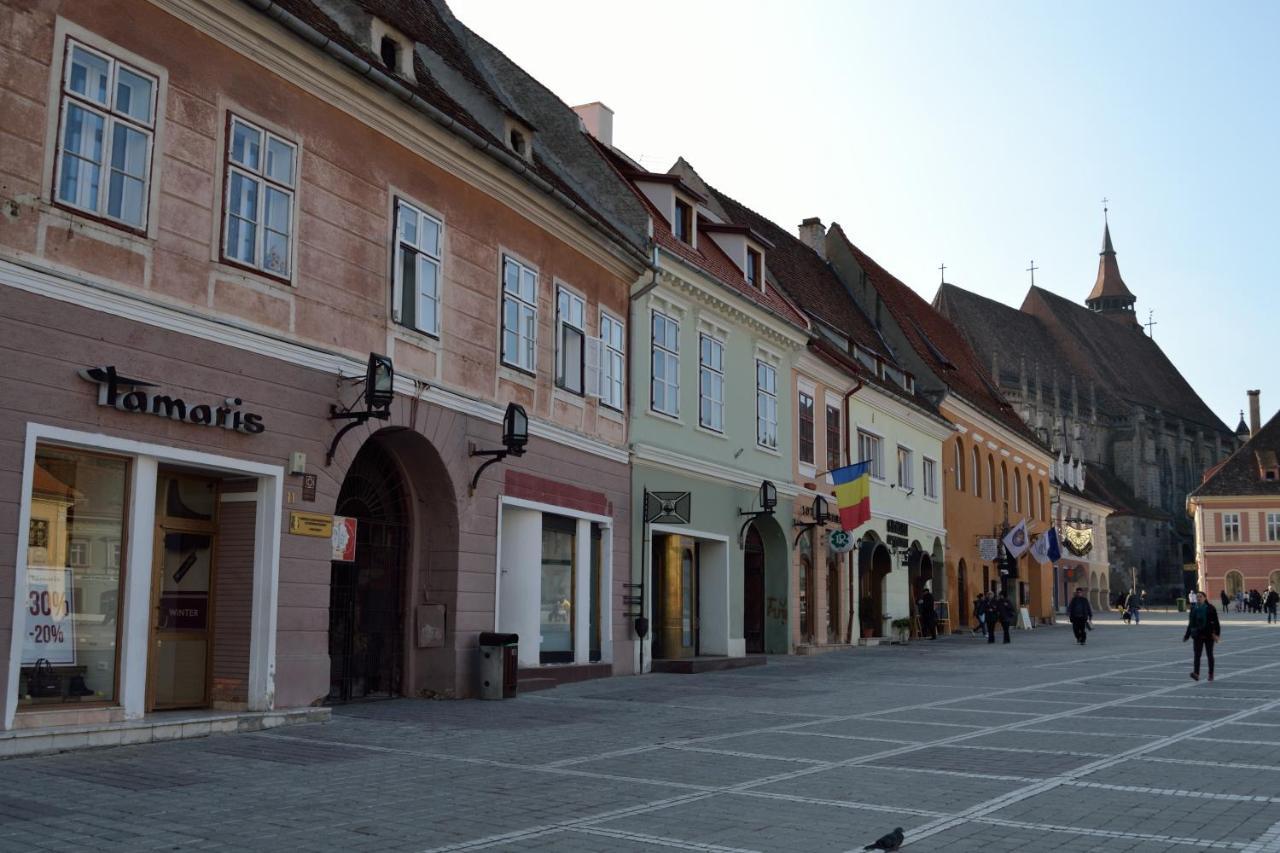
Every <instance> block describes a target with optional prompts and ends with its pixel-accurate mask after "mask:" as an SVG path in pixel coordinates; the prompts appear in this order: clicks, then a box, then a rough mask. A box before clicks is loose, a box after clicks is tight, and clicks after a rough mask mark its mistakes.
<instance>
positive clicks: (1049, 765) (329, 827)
mask: <svg viewBox="0 0 1280 853" xmlns="http://www.w3.org/2000/svg"><path fill="white" fill-rule="evenodd" d="M1223 632H1224V639H1225V642H1224V643H1223V644H1222V645H1221V646H1220V651H1219V653H1218V661H1219V665H1218V666H1219V668H1218V673H1217V680H1216V681H1215V682H1214V683H1212V684H1209V683H1206V682H1204V681H1201V682H1199V683H1196V682H1193V681H1191V680H1190V679H1189V678H1188V677H1187V673H1188V671H1189V669H1190V666H1189V658H1190V652H1191V650H1190V644H1186V645H1184V644H1183V643H1181V642H1180V640H1181V636H1182V622H1181V620H1180V619H1178V618H1176V614H1172V615H1169V616H1161V615H1159V614H1147V616H1146V618H1144V620H1143V624H1142V625H1140V626H1136V627H1132V626H1123V625H1120V624H1118V623H1116V622H1114V621H1109V622H1104V621H1101V620H1100V621H1099V623H1098V626H1097V628H1096V630H1094V631H1093V633H1092V635H1091V637H1090V640H1089V643H1088V645H1087V646H1085V647H1083V648H1082V647H1079V646H1077V645H1075V643H1074V641H1073V640H1072V637H1071V633H1070V631H1069V630H1068V629H1067V628H1065V627H1061V626H1059V627H1056V628H1042V629H1037V630H1035V631H1034V632H1021V631H1019V632H1016V633H1015V635H1014V641H1013V643H1012V644H1011V645H1009V646H1005V645H1002V644H999V643H997V644H996V645H994V646H991V645H987V644H986V643H985V642H984V641H981V640H978V639H976V638H973V637H969V636H965V637H950V638H946V639H943V640H939V641H938V642H912V643H911V644H910V645H908V646H906V647H901V646H893V647H879V648H867V649H858V650H854V651H845V652H836V653H831V654H826V655H821V656H816V657H804V658H771V659H770V660H769V663H768V665H767V666H763V667H755V668H751V669H745V670H737V671H734V672H728V673H715V674H708V675H700V676H681V675H654V676H645V677H643V678H615V679H610V680H605V681H595V682H587V683H582V684H577V685H572V686H568V687H561V688H558V689H556V690H552V691H546V692H541V693H535V694H530V695H527V696H523V697H521V698H519V699H516V700H514V701H508V702H429V701H413V700H400V701H394V702H381V703H371V704H363V705H353V706H348V707H345V708H341V709H339V710H338V712H337V713H336V714H335V717H334V719H333V721H332V722H330V723H327V724H316V725H309V726H299V727H296V728H289V729H278V730H275V731H272V732H264V733H259V734H245V735H224V736H220V737H212V738H208V739H205V740H197V741H182V742H173V743H165V744H151V745H146V746H136V747H123V748H116V749H109V750H98V751H91V752H77V753H67V754H62V755H56V756H44V757H37V758H27V759H18V760H12V761H5V762H0V850H5V851H8V850H14V851H18V850H21V851H28V850H127V851H146V850H175V849H177V850H235V851H242V850H270V851H285V850H335V851H336V850H344V851H347V850H349V851H363V850H370V851H372V850H379V851H382V850H415V851H441V853H443V851H467V850H488V851H495V853H507V852H508V851H596V850H599V851H623V853H629V851H658V850H668V851H669V850H699V851H724V852H725V853H728V851H735V853H736V851H852V850H858V849H861V847H862V845H864V844H866V843H868V842H869V841H871V840H872V839H875V838H877V837H878V836H880V835H881V834H883V833H885V832H888V831H889V830H892V829H893V828H894V827H896V826H901V827H904V828H905V830H906V833H907V843H906V847H907V848H908V849H911V850H921V851H930V850H936V851H967V850H982V851H1047V850H1070V851H1089V850H1096V851H1107V853H1111V851H1144V853H1145V851H1160V850H1183V851H1197V850H1246V851H1280V654H1278V652H1280V626H1278V627H1274V628H1273V627H1270V626H1267V625H1265V624H1262V623H1261V620H1260V617H1248V616H1237V615H1235V614H1232V615H1231V616H1229V617H1227V619H1226V620H1225V623H1224V627H1223Z"/></svg>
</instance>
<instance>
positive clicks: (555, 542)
mask: <svg viewBox="0 0 1280 853" xmlns="http://www.w3.org/2000/svg"><path fill="white" fill-rule="evenodd" d="M577 532H578V523H577V522H576V521H575V520H574V519H572V518H562V517H561V516H558V515H543V516H542V596H541V598H542V602H541V607H540V617H539V622H540V625H541V634H542V643H541V645H540V646H539V650H538V659H539V662H540V663H573V637H574V624H575V619H574V612H573V611H574V606H573V605H574V600H573V599H574V589H575V584H576V573H575V568H576V566H575V563H574V556H575V552H576V550H577V539H578V536H577Z"/></svg>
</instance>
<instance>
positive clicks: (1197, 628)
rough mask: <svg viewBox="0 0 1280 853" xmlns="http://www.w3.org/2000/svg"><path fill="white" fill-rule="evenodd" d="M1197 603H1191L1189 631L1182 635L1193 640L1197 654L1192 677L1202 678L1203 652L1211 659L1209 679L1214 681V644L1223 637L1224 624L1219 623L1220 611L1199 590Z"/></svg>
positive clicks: (1188, 622) (1188, 619)
mask: <svg viewBox="0 0 1280 853" xmlns="http://www.w3.org/2000/svg"><path fill="white" fill-rule="evenodd" d="M1195 601H1196V603H1195V604H1193V605H1191V613H1190V615H1189V616H1188V618H1187V632H1186V633H1185V634H1183V635H1182V642H1184V643H1185V642H1186V641H1187V640H1191V641H1192V645H1193V648H1194V652H1193V654H1194V655H1195V657H1194V659H1193V662H1192V669H1191V678H1192V679H1193V680H1195V681H1199V680H1200V654H1201V653H1202V652H1203V653H1204V655H1205V657H1207V658H1208V659H1209V680H1210V681H1213V645H1214V643H1216V642H1218V640H1219V639H1221V638H1222V626H1221V625H1220V624H1219V623H1218V611H1217V609H1216V608H1215V607H1214V606H1213V605H1212V604H1210V603H1209V602H1208V601H1207V600H1206V597H1205V596H1204V594H1203V593H1201V592H1200V591H1199V590H1197V591H1196V593H1195Z"/></svg>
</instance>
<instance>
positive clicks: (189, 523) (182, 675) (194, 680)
mask: <svg viewBox="0 0 1280 853" xmlns="http://www.w3.org/2000/svg"><path fill="white" fill-rule="evenodd" d="M217 500H218V490H217V483H216V482H215V481H212V480H203V479H198V478H194V477H180V476H176V475H162V476H161V480H160V501H159V506H158V508H157V512H156V528H157V529H156V560H155V571H154V573H153V577H152V587H151V601H152V622H151V656H150V662H149V667H148V683H147V697H148V702H147V705H148V710H164V709H169V708H201V707H205V706H207V705H208V704H209V665H210V662H211V658H212V643H211V641H212V628H213V582H214V554H215V540H216V536H215V534H216V530H217V524H216V512H217Z"/></svg>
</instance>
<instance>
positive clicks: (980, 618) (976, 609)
mask: <svg viewBox="0 0 1280 853" xmlns="http://www.w3.org/2000/svg"><path fill="white" fill-rule="evenodd" d="M986 614H987V599H986V598H984V597H983V595H982V593H978V595H977V597H976V598H974V599H973V618H974V619H975V620H976V621H977V623H978V624H977V625H975V626H974V628H973V633H975V634H985V633H987V622H986Z"/></svg>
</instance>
